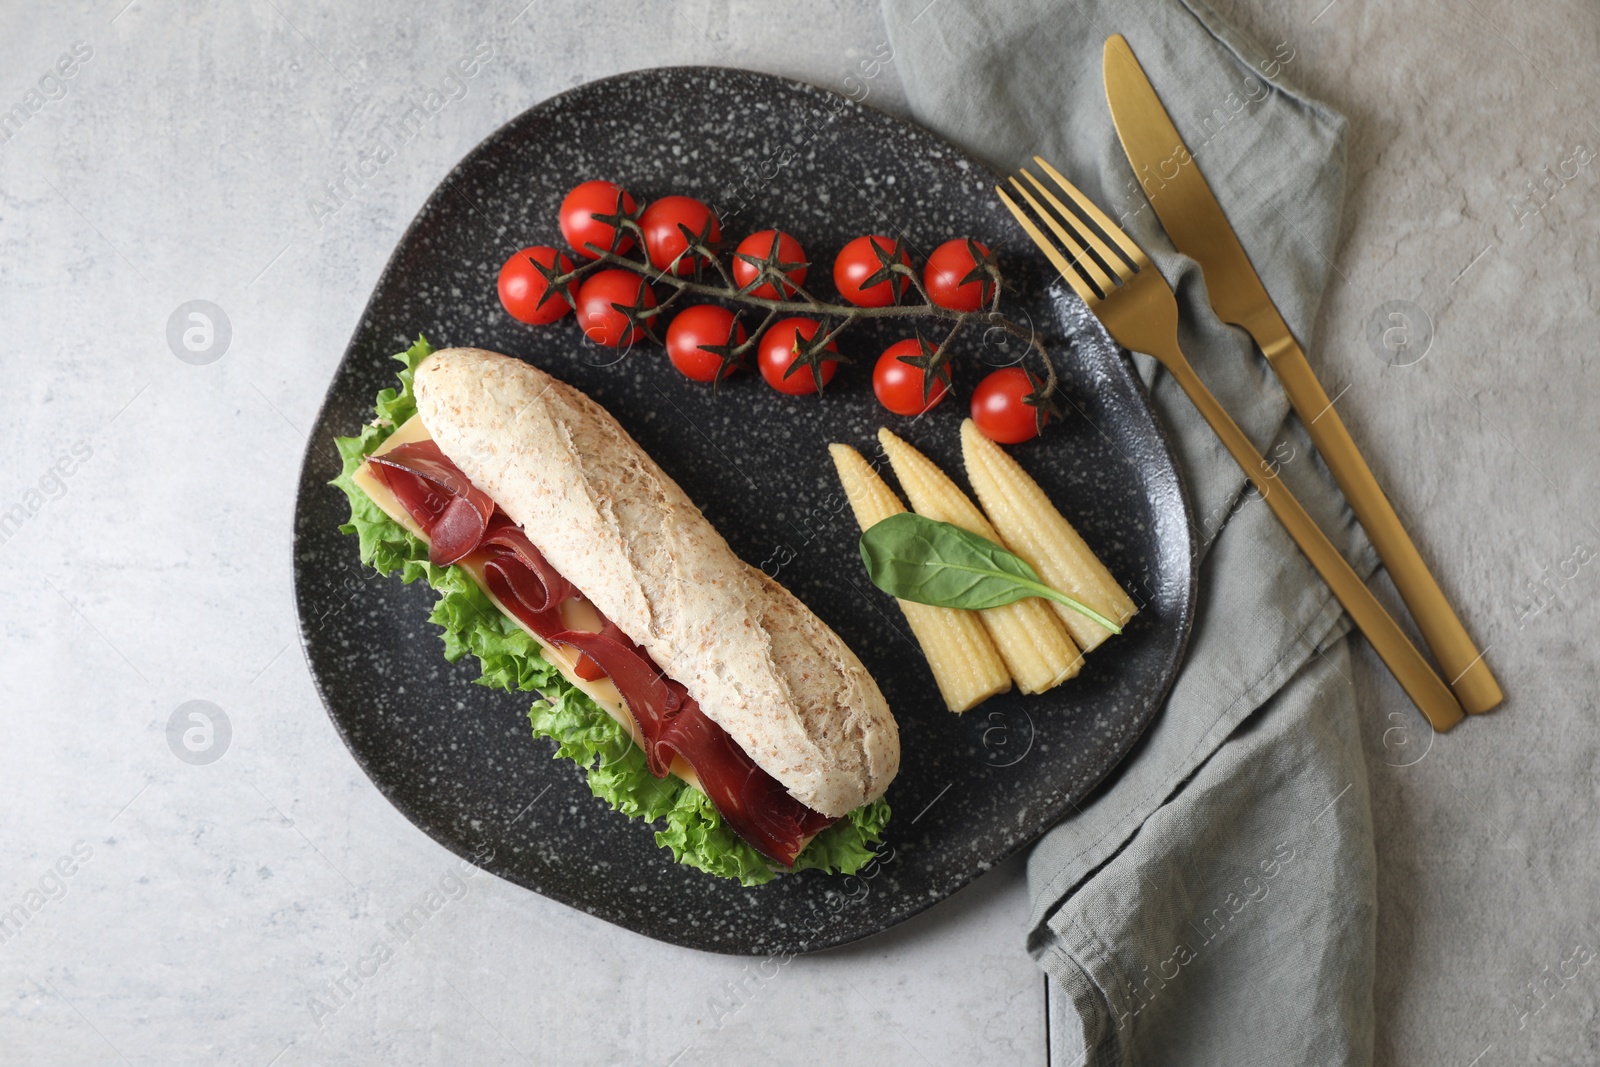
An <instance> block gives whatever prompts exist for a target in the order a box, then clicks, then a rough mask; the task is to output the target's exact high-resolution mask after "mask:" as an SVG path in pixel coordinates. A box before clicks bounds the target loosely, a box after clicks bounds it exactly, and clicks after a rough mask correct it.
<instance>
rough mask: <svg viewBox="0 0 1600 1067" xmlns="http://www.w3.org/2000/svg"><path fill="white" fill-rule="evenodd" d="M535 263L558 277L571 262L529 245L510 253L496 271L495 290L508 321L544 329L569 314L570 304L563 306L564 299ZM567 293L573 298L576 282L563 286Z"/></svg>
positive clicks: (540, 246) (564, 256)
mask: <svg viewBox="0 0 1600 1067" xmlns="http://www.w3.org/2000/svg"><path fill="white" fill-rule="evenodd" d="M535 263H537V264H539V265H540V266H543V267H554V268H555V269H556V270H557V271H558V272H559V273H562V274H565V273H566V272H567V271H570V270H571V269H572V260H570V259H568V258H567V257H566V255H565V254H563V253H561V252H557V251H556V250H555V249H554V248H550V247H547V246H545V245H533V246H531V247H529V248H524V249H522V250H521V251H520V252H513V253H512V254H511V258H510V259H508V260H506V262H505V265H504V266H502V267H501V268H500V279H499V281H498V282H497V283H496V286H495V287H496V288H497V289H498V290H499V291H500V304H501V306H502V307H504V308H505V309H506V312H507V313H508V314H509V315H510V316H511V317H512V318H514V319H516V320H517V321H518V322H526V323H528V324H529V325H530V326H544V325H546V324H548V323H552V322H555V321H556V320H557V319H559V318H561V316H563V315H565V314H566V313H567V312H569V311H571V310H572V305H570V304H568V303H567V300H566V297H564V296H562V295H561V294H560V293H559V292H557V291H556V290H554V289H552V288H550V282H549V281H548V280H547V279H546V278H545V276H544V275H543V274H541V273H540V272H539V269H538V268H537V267H535V266H534V264H535ZM557 264H559V266H557ZM567 293H568V294H569V295H571V296H572V297H573V298H574V299H576V297H577V295H578V283H577V282H576V281H571V282H568V283H567Z"/></svg>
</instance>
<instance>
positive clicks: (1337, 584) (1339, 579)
mask: <svg viewBox="0 0 1600 1067" xmlns="http://www.w3.org/2000/svg"><path fill="white" fill-rule="evenodd" d="M1033 161H1034V162H1035V163H1037V164H1038V165H1039V167H1040V169H1042V170H1043V171H1044V172H1045V173H1046V174H1047V175H1049V177H1050V178H1051V179H1052V180H1053V181H1054V182H1055V183H1056V184H1057V185H1058V186H1059V187H1060V189H1061V190H1062V191H1063V192H1065V193H1066V194H1067V197H1068V199H1070V200H1071V201H1072V203H1073V204H1074V205H1075V206H1076V208H1077V210H1076V211H1074V210H1073V209H1072V208H1069V207H1068V206H1067V205H1066V204H1065V203H1063V202H1062V201H1061V199H1060V198H1059V197H1058V196H1056V195H1055V193H1053V192H1052V191H1051V190H1050V189H1049V188H1048V187H1047V186H1046V185H1045V183H1044V182H1042V181H1040V180H1039V179H1038V178H1036V177H1034V175H1033V173H1032V172H1031V171H1029V170H1027V169H1026V168H1024V169H1023V171H1022V177H1023V178H1025V179H1026V180H1027V184H1026V185H1024V184H1023V183H1022V182H1021V181H1019V180H1018V179H1017V178H1015V177H1013V178H1012V179H1011V187H1012V188H1013V189H1014V190H1015V191H1016V192H1017V193H1018V194H1020V195H1021V198H1022V199H1023V200H1025V201H1026V202H1027V204H1028V206H1029V207H1031V208H1032V209H1033V212H1034V214H1035V215H1037V217H1038V218H1039V219H1040V220H1042V221H1043V222H1044V224H1045V226H1046V227H1048V228H1049V230H1050V232H1051V233H1053V234H1054V235H1055V237H1056V241H1059V242H1060V244H1059V245H1058V244H1057V243H1056V241H1052V240H1051V239H1050V238H1049V237H1048V236H1046V235H1045V233H1044V231H1043V230H1041V229H1040V228H1039V225H1038V223H1037V222H1035V221H1034V217H1033V216H1031V215H1029V213H1028V212H1027V211H1025V210H1024V209H1023V208H1022V207H1020V206H1019V205H1018V204H1017V202H1016V201H1015V200H1013V199H1012V198H1011V196H1010V195H1008V194H1007V192H1006V190H1005V188H1004V187H1002V186H996V187H995V191H996V192H997V193H999V194H1000V199H1001V201H1002V202H1004V204H1005V205H1006V207H1007V208H1008V209H1009V210H1010V211H1011V213H1012V214H1013V215H1015V216H1016V219H1017V222H1018V223H1020V224H1021V226H1022V228H1023V229H1024V230H1026V231H1027V234H1028V236H1029V237H1031V238H1032V239H1033V243H1034V244H1036V245H1038V246H1039V249H1040V251H1042V252H1043V253H1044V254H1045V255H1046V256H1048V257H1049V258H1050V262H1051V263H1053V264H1054V265H1055V268H1056V270H1058V271H1059V272H1060V273H1061V277H1063V278H1064V279H1066V281H1067V284H1069V285H1071V286H1072V289H1073V291H1074V292H1076V293H1077V294H1078V296H1079V297H1081V298H1082V299H1083V302H1084V303H1085V304H1087V305H1088V306H1089V310H1091V311H1093V312H1094V314H1095V317H1096V318H1098V319H1099V320H1100V322H1101V324H1102V325H1103V326H1105V328H1106V332H1107V333H1109V334H1111V336H1112V337H1113V338H1114V339H1115V340H1116V342H1117V343H1118V344H1120V345H1121V346H1122V347H1124V348H1126V349H1129V350H1130V351H1134V352H1144V353H1146V354H1148V355H1151V356H1154V357H1155V358H1156V359H1157V360H1158V361H1160V363H1161V365H1162V366H1163V367H1165V368H1166V369H1167V372H1168V373H1169V374H1171V375H1172V376H1173V378H1174V379H1176V380H1177V382H1178V385H1179V386H1180V387H1181V388H1182V389H1183V391H1184V392H1185V393H1186V394H1188V397H1189V399H1190V401H1191V402H1193V404H1194V406H1195V407H1196V408H1198V409H1199V410H1200V414H1201V415H1202V416H1203V417H1204V418H1205V420H1206V422H1208V423H1210V425H1211V428H1212V429H1213V430H1215V431H1216V434H1217V436H1218V437H1220V438H1222V443H1223V445H1224V446H1226V447H1227V449H1228V451H1229V452H1230V453H1232V454H1233V458H1234V459H1235V460H1237V461H1238V463H1239V466H1240V467H1242V468H1244V473H1245V475H1246V476H1247V477H1248V478H1249V479H1250V482H1251V484H1252V485H1254V486H1255V487H1256V490H1257V492H1259V493H1260V494H1261V497H1262V499H1264V500H1265V501H1266V502H1267V506H1268V507H1270V508H1271V509H1272V511H1273V514H1275V515H1277V516H1278V519H1279V521H1280V522H1282V523H1283V525H1284V527H1285V528H1286V529H1287V530H1288V531H1289V536H1291V537H1293V538H1294V541H1295V544H1297V545H1299V546H1300V550H1301V551H1302V552H1304V553H1305V554H1306V558H1308V559H1309V560H1310V561H1311V565H1312V566H1313V567H1315V568H1316V569H1317V573H1318V574H1320V575H1322V578H1323V580H1324V581H1326V582H1327V583H1328V585H1329V587H1330V588H1331V589H1332V590H1333V595H1334V596H1335V597H1337V598H1338V600H1339V603H1340V604H1342V605H1344V609H1345V610H1346V611H1348V612H1349V613H1350V617H1351V618H1352V619H1354V620H1355V624H1356V626H1357V627H1359V628H1360V630H1361V632H1362V633H1363V634H1365V635H1366V636H1367V640H1368V641H1370V642H1372V647H1373V649H1374V650H1375V651H1376V652H1377V653H1378V655H1379V656H1380V657H1381V658H1382V659H1383V662H1384V663H1386V664H1388V666H1389V669H1390V670H1391V671H1393V672H1394V676H1395V678H1396V679H1398V680H1399V682H1400V684H1401V686H1403V687H1404V688H1405V691H1406V693H1407V694H1409V695H1410V697H1411V699H1412V700H1413V701H1414V702H1415V703H1416V705H1417V707H1418V708H1420V709H1421V710H1422V714H1423V715H1425V716H1427V718H1428V722H1429V723H1431V724H1432V725H1433V728H1434V729H1435V730H1439V731H1444V730H1448V729H1450V727H1452V726H1454V725H1455V724H1456V723H1458V722H1460V721H1461V718H1462V711H1461V704H1460V703H1459V702H1458V701H1457V700H1456V698H1455V694H1454V693H1452V692H1451V691H1450V687H1449V686H1447V685H1445V683H1444V680H1443V679H1442V678H1440V677H1439V675H1438V672H1436V671H1435V670H1434V669H1433V667H1432V666H1430V665H1429V663H1428V661H1427V660H1426V659H1424V658H1423V657H1422V653H1421V652H1419V651H1417V647H1416V646H1415V645H1413V644H1412V643H1411V641H1410V639H1409V638H1407V637H1406V635H1405V633H1404V631H1402V630H1401V629H1400V627H1399V626H1398V625H1397V624H1396V623H1395V621H1394V618H1393V617H1392V616H1391V615H1390V614H1389V613H1388V611H1386V610H1384V607H1383V605H1382V604H1379V603H1378V600H1377V598H1376V597H1374V596H1373V595H1372V590H1370V589H1368V588H1367V586H1366V583H1364V582H1362V580H1361V579H1360V578H1359V577H1357V576H1356V572H1355V571H1353V570H1351V569H1350V564H1348V563H1346V562H1345V560H1344V557H1343V556H1341V555H1339V550H1338V549H1336V548H1334V547H1333V542H1331V541H1329V540H1328V538H1327V535H1326V534H1324V533H1323V532H1322V530H1321V529H1320V528H1319V527H1318V526H1317V524H1316V523H1315V522H1313V521H1312V519H1311V516H1310V515H1308V514H1306V510H1305V508H1303V507H1301V506H1300V502H1299V501H1298V500H1296V499H1295V498H1294V496H1293V494H1291V493H1290V492H1289V489H1288V487H1287V486H1285V485H1283V484H1282V483H1281V482H1278V481H1277V475H1276V471H1274V470H1273V469H1272V468H1271V467H1269V466H1268V464H1267V461H1266V460H1265V459H1263V458H1262V457H1261V453H1260V452H1258V451H1257V450H1256V447H1255V445H1253V444H1251V443H1250V439H1249V438H1248V437H1246V436H1245V434H1244V431H1243V430H1241V429H1239V425H1238V423H1236V422H1234V421H1233V419H1232V418H1231V417H1230V416H1229V415H1228V413H1227V412H1226V411H1224V410H1223V409H1222V405H1221V404H1219V403H1217V398H1216V397H1214V396H1212V395H1211V390H1209V389H1207V388H1206V386H1205V383H1204V382H1202V381H1201V380H1200V377H1199V375H1197V374H1195V372H1194V368H1193V367H1191V366H1190V365H1189V361H1188V359H1186V358H1185V357H1184V355H1183V352H1182V351H1181V350H1180V349H1179V348H1178V301H1177V299H1176V298H1175V297H1174V296H1173V295H1172V287H1171V286H1170V285H1168V284H1167V280H1166V279H1165V278H1163V277H1162V276H1161V272H1160V271H1158V270H1156V269H1155V267H1154V266H1153V265H1152V264H1151V262H1150V260H1149V258H1148V257H1146V256H1145V254H1144V252H1143V251H1141V250H1140V248H1139V246H1138V245H1136V244H1134V243H1133V242H1132V241H1130V240H1129V239H1128V237H1127V235H1126V234H1124V233H1123V232H1122V230H1120V229H1119V228H1118V227H1117V225H1116V224H1115V223H1113V222H1112V221H1111V219H1110V218H1109V217H1108V216H1107V215H1106V213H1105V212H1103V211H1101V210H1100V209H1099V208H1097V207H1095V205H1094V204H1093V203H1091V202H1090V200H1089V199H1088V198H1087V197H1085V196H1084V195H1083V194H1082V193H1081V192H1079V191H1078V189H1077V188H1076V187H1075V186H1074V185H1073V184H1072V183H1071V182H1069V181H1067V179H1066V178H1064V177H1063V176H1062V175H1061V173H1060V172H1059V171H1057V170H1056V169H1055V168H1054V167H1052V166H1051V165H1050V164H1049V163H1046V162H1045V161H1044V160H1043V159H1041V158H1040V157H1038V156H1034V157H1033ZM1030 187H1031V188H1030ZM1035 194H1037V196H1036V195H1035ZM1041 200H1042V201H1043V202H1044V203H1040V201H1041ZM1045 204H1048V205H1049V207H1050V208H1052V209H1054V210H1053V211H1052V210H1048V209H1047V208H1046V207H1045V206H1044V205H1045ZM1097 228H1098V231H1099V232H1098V233H1097V232H1096V229H1097ZM1101 234H1104V235H1105V238H1106V239H1109V241H1110V242H1111V244H1114V245H1115V246H1116V249H1115V250H1113V249H1112V247H1111V245H1108V244H1107V243H1106V240H1105V239H1102V237H1101V236H1100V235H1101ZM1063 248H1065V249H1066V251H1065V252H1063V250H1062V249H1063Z"/></svg>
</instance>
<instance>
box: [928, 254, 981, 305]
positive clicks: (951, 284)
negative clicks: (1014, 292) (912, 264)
mask: <svg viewBox="0 0 1600 1067" xmlns="http://www.w3.org/2000/svg"><path fill="white" fill-rule="evenodd" d="M972 243H973V245H974V246H976V247H977V249H978V254H979V255H980V256H987V255H988V254H989V250H988V249H987V248H985V247H984V246H983V245H981V244H978V242H976V241H974V242H972ZM977 267H978V261H977V260H975V259H973V258H972V249H971V248H968V247H967V239H966V238H965V237H957V238H956V239H955V240H953V241H946V242H945V243H944V244H942V245H940V246H939V247H938V248H935V249H934V250H933V254H932V255H931V256H929V257H928V265H927V266H925V267H923V268H922V284H923V285H925V286H926V287H927V289H928V298H929V299H930V300H932V301H933V302H934V303H935V304H938V305H939V306H940V307H942V308H949V309H950V310H951V311H980V310H982V309H983V308H984V307H985V306H987V304H988V303H989V300H990V299H991V298H992V297H993V296H994V282H993V281H990V280H989V279H987V278H985V279H982V280H979V281H971V282H967V283H966V284H965V285H963V284H961V281H962V279H963V278H966V277H968V276H969V275H971V274H972V272H973V271H974V270H976V269H977Z"/></svg>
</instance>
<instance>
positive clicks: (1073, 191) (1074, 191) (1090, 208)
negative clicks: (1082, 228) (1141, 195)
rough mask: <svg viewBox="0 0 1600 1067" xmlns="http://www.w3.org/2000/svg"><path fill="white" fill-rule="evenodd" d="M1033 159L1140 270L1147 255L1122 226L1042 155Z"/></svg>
mask: <svg viewBox="0 0 1600 1067" xmlns="http://www.w3.org/2000/svg"><path fill="white" fill-rule="evenodd" d="M1033 161H1034V162H1035V163H1037V164H1039V166H1040V167H1041V168H1042V169H1043V170H1044V172H1045V173H1046V174H1048V175H1050V177H1051V178H1053V179H1055V181H1056V184H1057V185H1060V186H1061V188H1062V189H1063V190H1065V191H1066V194H1067V195H1068V196H1070V197H1072V202H1073V203H1074V204H1077V205H1078V207H1079V208H1081V209H1082V210H1083V211H1084V212H1085V213H1086V214H1087V215H1088V216H1089V217H1090V218H1091V219H1093V220H1094V223H1095V225H1096V226H1099V227H1100V228H1101V229H1102V230H1104V231H1105V232H1106V234H1107V236H1109V237H1110V238H1111V239H1112V240H1113V241H1115V242H1116V243H1117V247H1118V248H1120V249H1122V251H1123V254H1124V257H1125V258H1126V259H1127V260H1128V262H1130V263H1132V264H1133V265H1134V266H1135V267H1136V268H1139V269H1141V270H1142V269H1143V268H1144V267H1145V266H1146V265H1147V264H1148V263H1149V262H1150V259H1149V257H1148V256H1146V255H1145V254H1144V251H1143V250H1142V249H1140V247H1139V246H1138V245H1136V244H1134V243H1133V242H1132V241H1130V240H1128V235H1127V234H1125V233H1123V232H1122V227H1120V226H1118V225H1117V224H1116V223H1114V222H1112V221H1111V217H1110V216H1109V215H1107V214H1106V213H1105V212H1104V211H1101V210H1100V209H1099V208H1097V207H1095V205H1094V201H1092V200H1090V199H1089V198H1088V197H1086V196H1084V195H1083V194H1082V193H1080V192H1079V191H1078V187H1077V186H1076V185H1073V184H1072V183H1071V182H1069V181H1067V179H1066V178H1065V176H1063V175H1062V173H1061V172H1060V171H1059V170H1056V168H1054V167H1052V166H1051V165H1050V164H1049V163H1047V162H1045V160H1044V157H1042V156H1034V157H1033Z"/></svg>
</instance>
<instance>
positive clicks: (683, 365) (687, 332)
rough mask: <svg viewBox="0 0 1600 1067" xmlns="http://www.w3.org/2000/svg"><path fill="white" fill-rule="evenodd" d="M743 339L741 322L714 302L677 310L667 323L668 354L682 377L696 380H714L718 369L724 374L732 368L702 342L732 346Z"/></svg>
mask: <svg viewBox="0 0 1600 1067" xmlns="http://www.w3.org/2000/svg"><path fill="white" fill-rule="evenodd" d="M744 341H745V332H744V325H743V324H742V323H741V322H739V321H738V319H737V318H735V316H734V314H733V312H731V311H729V310H728V309H727V308H725V307H718V306H717V305H716V304H696V305H694V306H693V307H686V308H684V309H683V310H682V311H680V312H678V314H677V315H676V316H675V317H674V318H673V320H672V325H670V326H668V327H667V357H668V358H669V359H671V360H672V365H673V366H674V367H677V368H678V370H679V371H681V372H682V373H683V375H684V376H685V377H687V378H692V379H694V380H695V381H697V382H710V381H715V380H716V378H717V376H718V374H719V372H720V374H721V376H722V377H724V378H726V377H727V376H728V375H730V374H732V373H733V372H734V369H735V368H734V365H733V364H732V363H727V362H725V361H724V360H723V358H722V356H721V355H719V354H717V353H716V352H708V351H706V348H705V347H704V346H707V345H726V346H730V347H731V346H734V345H742V344H744Z"/></svg>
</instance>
